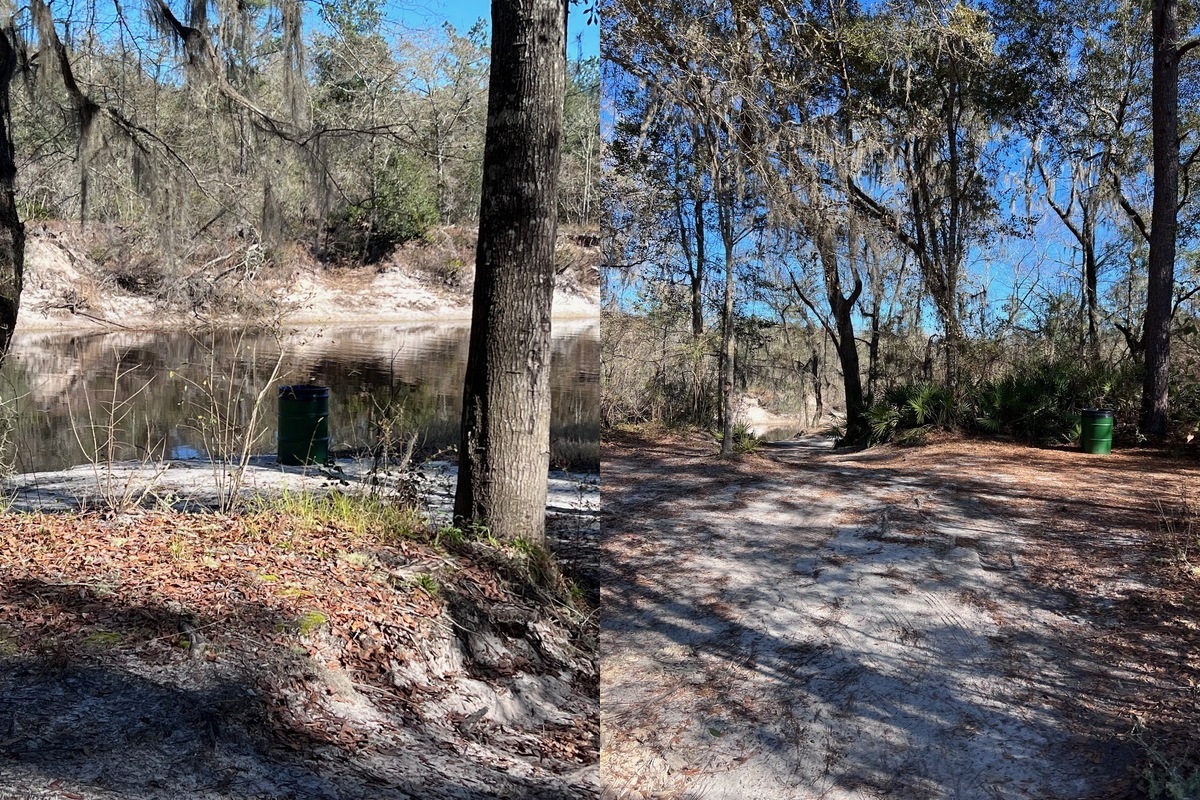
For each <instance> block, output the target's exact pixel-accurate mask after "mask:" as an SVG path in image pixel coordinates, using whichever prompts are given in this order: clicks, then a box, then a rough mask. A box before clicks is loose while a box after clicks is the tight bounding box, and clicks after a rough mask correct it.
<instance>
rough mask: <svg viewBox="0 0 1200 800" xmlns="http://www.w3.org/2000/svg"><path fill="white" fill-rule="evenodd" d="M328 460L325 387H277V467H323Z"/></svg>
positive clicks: (327, 420) (326, 393) (327, 422)
mask: <svg viewBox="0 0 1200 800" xmlns="http://www.w3.org/2000/svg"><path fill="white" fill-rule="evenodd" d="M328 456H329V387H328V386H280V387H279V463H280V464H284V465H287V466H291V467H298V466H304V465H308V464H324V463H325V459H326V458H328Z"/></svg>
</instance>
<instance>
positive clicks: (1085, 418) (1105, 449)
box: [1079, 408, 1113, 456]
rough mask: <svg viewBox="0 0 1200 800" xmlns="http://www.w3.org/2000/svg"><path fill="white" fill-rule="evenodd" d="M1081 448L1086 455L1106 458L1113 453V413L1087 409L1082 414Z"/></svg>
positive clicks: (1108, 410) (1104, 409)
mask: <svg viewBox="0 0 1200 800" xmlns="http://www.w3.org/2000/svg"><path fill="white" fill-rule="evenodd" d="M1079 430H1080V433H1079V447H1080V449H1082V450H1083V452H1085V453H1091V454H1092V455H1097V456H1106V455H1108V454H1109V453H1110V452H1111V451H1112V430H1113V412H1112V411H1111V410H1110V409H1107V408H1085V409H1084V410H1083V411H1082V412H1080V426H1079Z"/></svg>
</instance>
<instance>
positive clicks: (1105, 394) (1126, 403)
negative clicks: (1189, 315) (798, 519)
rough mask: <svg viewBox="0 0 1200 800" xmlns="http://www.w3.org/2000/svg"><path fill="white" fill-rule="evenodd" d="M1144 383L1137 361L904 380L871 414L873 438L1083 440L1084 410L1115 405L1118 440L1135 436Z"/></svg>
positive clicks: (1066, 363)
mask: <svg viewBox="0 0 1200 800" xmlns="http://www.w3.org/2000/svg"><path fill="white" fill-rule="evenodd" d="M1140 397H1141V384H1140V378H1139V376H1138V375H1137V372H1136V370H1135V369H1134V368H1132V367H1131V366H1128V365H1126V366H1118V367H1113V366H1108V365H1103V364H1100V365H1094V364H1085V363H1080V362H1078V361H1076V360H1057V361H1030V362H1028V363H1025V364H1021V365H1018V366H1017V367H1016V368H1014V369H1013V370H1012V371H1011V372H1009V373H1008V374H1006V375H1004V376H1002V377H1000V378H997V379H993V380H987V381H982V382H980V383H977V384H973V385H967V386H963V387H959V388H957V389H951V388H949V387H946V386H943V385H938V384H932V383H917V384H903V385H900V386H896V387H893V388H891V389H888V390H887V391H886V392H885V393H884V395H883V397H882V398H881V399H880V400H879V401H878V402H876V403H874V404H873V405H872V406H871V407H870V409H869V410H868V412H867V417H868V422H869V425H870V429H871V432H870V443H872V444H878V443H881V442H898V443H905V442H918V441H921V440H922V439H924V438H925V437H926V436H927V435H928V434H929V433H930V432H931V431H934V430H957V431H973V432H977V433H985V434H992V435H1001V436H1010V437H1013V438H1016V439H1021V440H1024V441H1031V442H1037V443H1040V444H1066V443H1069V442H1072V441H1076V440H1077V439H1078V438H1079V431H1080V420H1079V412H1080V411H1081V410H1083V409H1085V408H1109V409H1112V410H1113V411H1114V413H1115V416H1116V424H1115V425H1114V434H1113V435H1114V438H1115V439H1118V440H1121V439H1124V440H1126V441H1134V440H1137V439H1138V438H1139V437H1138V431H1137V417H1138V405H1139V402H1140Z"/></svg>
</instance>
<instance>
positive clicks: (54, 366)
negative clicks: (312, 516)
mask: <svg viewBox="0 0 1200 800" xmlns="http://www.w3.org/2000/svg"><path fill="white" fill-rule="evenodd" d="M468 333H469V330H468V327H467V326H466V325H465V324H463V325H446V324H420V325H415V324H414V325H386V326H371V327H326V328H322V329H319V330H318V329H309V330H302V331H300V332H298V333H295V334H292V335H289V336H288V337H286V338H284V339H277V338H275V337H273V336H271V335H267V334H261V333H241V332H224V333H219V334H187V333H140V332H139V333H133V332H121V333H77V334H62V333H53V334H51V333H18V335H17V336H16V337H15V338H14V340H13V344H12V348H11V350H10V352H9V356H8V358H7V359H6V360H5V363H4V365H3V368H2V369H0V398H3V400H4V401H6V404H7V405H8V407H9V409H10V412H9V413H8V414H6V417H7V418H8V419H9V420H10V423H9V424H8V426H7V427H8V429H9V433H8V435H7V439H8V442H7V443H6V446H5V448H4V452H5V457H6V458H7V459H8V460H9V461H10V462H11V463H12V465H13V466H14V467H15V469H16V470H17V471H18V472H34V471H41V470H53V469H62V468H65V467H69V466H73V465H76V464H80V463H85V462H87V461H90V460H93V459H101V460H125V459H131V458H134V459H144V458H145V459H149V458H164V457H165V458H192V457H202V456H205V455H208V454H211V453H216V454H220V453H221V452H222V451H223V450H224V451H234V452H236V451H238V450H240V449H241V447H240V444H241V443H242V442H244V441H247V440H249V441H250V442H251V443H252V444H251V451H252V452H254V453H256V454H263V453H273V452H275V449H276V444H275V421H276V409H277V404H276V403H277V401H276V398H277V386H279V385H286V384H290V383H316V384H322V385H326V386H329V387H330V403H329V406H330V413H329V416H330V447H331V449H332V450H334V451H335V452H351V451H353V452H358V453H362V452H364V451H365V450H366V449H368V448H371V447H372V446H374V445H376V444H377V443H379V442H380V441H383V440H397V441H407V439H408V438H409V436H410V435H411V434H412V433H416V434H417V436H418V446H419V447H420V448H421V450H422V452H423V453H425V454H426V455H429V454H433V453H436V452H438V451H439V450H444V449H446V448H449V447H451V446H453V445H454V444H456V443H457V440H458V424H459V412H460V409H461V405H462V381H463V374H464V371H465V368H466V358H467V346H468V345H467V343H468ZM553 347H554V353H553V358H552V361H551V392H552V398H551V405H552V412H551V413H552V419H551V438H552V440H553V444H552V447H551V452H552V457H553V458H554V459H556V460H561V459H570V460H569V461H568V462H563V463H560V464H559V466H568V465H569V466H573V467H575V468H580V467H583V466H588V465H587V464H580V463H579V462H578V458H579V454H580V453H581V452H583V453H590V452H596V450H595V448H596V447H598V442H599V430H600V426H599V353H600V345H599V327H598V326H597V325H596V324H594V323H592V324H586V323H571V322H566V323H561V324H560V323H557V322H556V323H555V336H554V340H553ZM260 393H261V394H262V401H261V402H258V403H256V401H257V399H258V397H259V395H260ZM256 405H257V413H256ZM585 458H588V456H585ZM591 466H593V468H594V467H595V465H591Z"/></svg>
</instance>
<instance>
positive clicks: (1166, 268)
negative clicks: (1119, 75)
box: [1142, 0, 1179, 436]
mask: <svg viewBox="0 0 1200 800" xmlns="http://www.w3.org/2000/svg"><path fill="white" fill-rule="evenodd" d="M1178 28H1179V21H1178V7H1177V0H1155V3H1154V33H1153V44H1154V67H1153V81H1152V88H1151V93H1150V94H1151V100H1150V119H1151V129H1152V130H1153V132H1154V203H1153V206H1152V207H1151V212H1150V264H1149V275H1148V280H1147V287H1146V326H1145V332H1144V333H1143V336H1142V343H1143V345H1144V346H1145V348H1146V376H1145V382H1144V383H1143V384H1142V425H1143V427H1144V429H1145V432H1146V433H1147V434H1148V435H1150V436H1164V435H1166V432H1167V414H1168V411H1169V404H1168V398H1167V386H1168V379H1169V374H1170V353H1171V331H1170V327H1171V296H1172V294H1173V292H1174V289H1175V232H1176V226H1177V216H1176V214H1177V213H1178V208H1179V50H1178V43H1179V30H1178Z"/></svg>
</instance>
